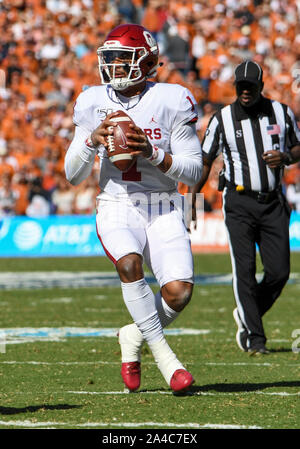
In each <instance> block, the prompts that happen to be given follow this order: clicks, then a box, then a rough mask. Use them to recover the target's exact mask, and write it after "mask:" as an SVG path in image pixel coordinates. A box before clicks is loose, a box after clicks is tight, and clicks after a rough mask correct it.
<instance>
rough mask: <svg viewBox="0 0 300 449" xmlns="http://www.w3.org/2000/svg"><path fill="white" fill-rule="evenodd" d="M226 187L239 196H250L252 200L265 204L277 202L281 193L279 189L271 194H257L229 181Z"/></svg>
mask: <svg viewBox="0 0 300 449" xmlns="http://www.w3.org/2000/svg"><path fill="white" fill-rule="evenodd" d="M225 185H226V187H228V189H229V190H235V191H236V192H238V194H239V195H245V196H250V198H254V199H255V200H256V201H257V202H258V203H263V204H268V203H270V202H271V201H273V200H275V198H278V194H279V192H280V190H279V189H275V190H272V191H271V192H255V191H254V190H247V189H245V188H244V186H237V185H236V184H233V183H232V182H229V181H226V183H225Z"/></svg>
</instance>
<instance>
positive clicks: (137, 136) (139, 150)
mask: <svg viewBox="0 0 300 449" xmlns="http://www.w3.org/2000/svg"><path fill="white" fill-rule="evenodd" d="M129 126H130V128H132V133H126V137H127V138H128V140H127V145H128V146H129V148H131V149H132V152H131V155H132V156H142V157H145V158H148V157H150V156H151V155H152V151H153V149H152V145H151V143H150V142H149V140H148V137H147V136H146V134H145V133H144V131H143V130H142V129H141V128H139V127H138V126H135V125H132V124H130V125H129Z"/></svg>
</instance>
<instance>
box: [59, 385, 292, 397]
mask: <svg viewBox="0 0 300 449" xmlns="http://www.w3.org/2000/svg"><path fill="white" fill-rule="evenodd" d="M199 388H201V387H199ZM65 393H69V394H82V395H85V394H87V395H91V396H93V395H99V396H103V395H104V396H107V395H121V394H125V395H128V394H138V395H141V394H162V395H164V394H166V395H173V392H172V391H143V390H141V391H138V392H136V393H128V391H66V392H65ZM249 394H262V395H266V396H300V391H298V392H296V393H288V392H287V391H277V392H268V391H261V390H257V391H256V390H255V391H254V390H253V391H238V392H233V391H228V392H227V391H220V392H210V391H191V392H189V393H187V396H241V395H249Z"/></svg>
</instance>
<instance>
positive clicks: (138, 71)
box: [97, 42, 157, 91]
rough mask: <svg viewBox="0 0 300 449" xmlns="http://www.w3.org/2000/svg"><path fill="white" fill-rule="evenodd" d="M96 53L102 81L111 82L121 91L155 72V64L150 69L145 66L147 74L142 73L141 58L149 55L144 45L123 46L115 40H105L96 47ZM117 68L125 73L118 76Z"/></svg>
mask: <svg viewBox="0 0 300 449" xmlns="http://www.w3.org/2000/svg"><path fill="white" fill-rule="evenodd" d="M116 44H118V45H116ZM97 55H98V61H99V73H100V77H101V81H102V83H103V84H111V86H112V88H113V89H115V90H120V91H122V90H124V89H127V88H128V87H130V86H134V85H136V84H139V83H140V82H142V81H144V80H145V79H146V78H148V77H150V76H154V75H155V72H156V68H157V66H153V68H152V69H151V70H150V69H149V67H147V74H144V73H143V72H144V70H143V68H142V65H143V60H144V59H145V58H146V57H147V56H148V55H149V52H148V51H147V50H146V49H145V47H136V48H135V47H125V46H120V45H119V43H117V42H106V43H105V44H104V46H102V47H100V48H98V50H97ZM119 70H120V72H126V74H123V73H122V75H123V76H122V77H120V72H119Z"/></svg>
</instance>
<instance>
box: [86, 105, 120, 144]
mask: <svg viewBox="0 0 300 449" xmlns="http://www.w3.org/2000/svg"><path fill="white" fill-rule="evenodd" d="M117 115H118V113H117V112H112V113H111V114H108V115H107V116H106V118H105V120H103V122H102V123H101V124H100V125H99V126H98V127H97V128H96V129H94V131H93V132H92V134H91V140H92V143H93V145H94V146H95V147H96V146H98V145H103V146H104V147H105V148H107V145H108V144H107V140H106V138H107V136H109V135H111V134H113V131H112V128H111V126H118V124H117V123H116V122H112V121H110V119H111V118H113V117H116V116H117Z"/></svg>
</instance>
